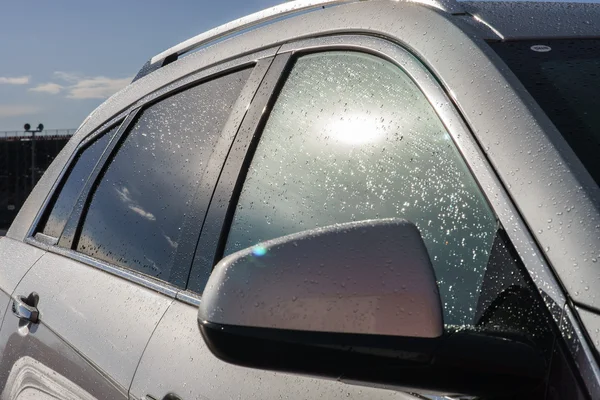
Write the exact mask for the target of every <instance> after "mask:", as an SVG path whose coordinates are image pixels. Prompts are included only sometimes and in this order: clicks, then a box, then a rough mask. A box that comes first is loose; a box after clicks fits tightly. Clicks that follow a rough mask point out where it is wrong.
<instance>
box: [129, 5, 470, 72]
mask: <svg viewBox="0 0 600 400" xmlns="http://www.w3.org/2000/svg"><path fill="white" fill-rule="evenodd" d="M359 1H367V0H295V1H288V2H286V3H283V4H280V5H277V6H274V7H271V8H267V9H265V10H262V11H258V12H256V13H254V14H250V15H247V16H245V17H242V18H239V19H236V20H235V21H231V22H228V23H226V24H224V25H221V26H218V27H216V28H213V29H211V30H209V31H206V32H204V33H201V34H199V35H196V36H194V37H192V38H190V39H188V40H185V41H183V42H181V43H179V44H178V45H175V46H173V47H171V48H170V49H167V50H165V51H163V52H162V53H159V54H157V55H155V56H154V57H152V58H151V59H150V60H148V61H147V62H146V64H144V66H143V67H142V69H140V71H139V72H138V73H137V75H136V76H135V78H133V81H132V82H135V81H137V80H138V79H140V78H142V77H143V76H145V75H148V74H149V73H151V72H152V71H155V70H157V69H159V68H160V67H163V66H165V65H167V64H169V63H171V62H173V61H175V60H177V59H178V58H179V56H181V55H183V54H185V53H187V52H189V51H192V50H194V49H197V48H199V47H202V46H205V45H207V44H209V43H212V42H216V41H218V40H219V39H223V38H225V37H227V36H230V35H234V34H236V33H240V32H243V31H244V30H248V29H251V28H253V27H256V26H259V25H262V24H266V23H268V22H270V21H273V20H276V19H278V18H283V17H286V16H289V15H293V14H297V13H301V12H304V11H310V10H312V9H316V8H320V7H325V6H329V5H341V4H345V3H354V2H359ZM404 1H408V2H414V3H420V4H425V5H429V6H432V7H435V8H439V9H441V10H444V11H446V12H449V13H457V14H461V13H463V12H464V10H463V9H462V6H461V5H459V2H458V1H457V0H404Z"/></svg>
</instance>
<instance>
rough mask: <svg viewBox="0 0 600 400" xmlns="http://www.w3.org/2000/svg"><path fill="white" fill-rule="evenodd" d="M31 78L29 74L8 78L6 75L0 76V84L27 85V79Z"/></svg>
mask: <svg viewBox="0 0 600 400" xmlns="http://www.w3.org/2000/svg"><path fill="white" fill-rule="evenodd" d="M30 79H31V77H30V76H17V77H14V78H9V77H7V76H0V84H4V85H27V84H28V83H29V80H30Z"/></svg>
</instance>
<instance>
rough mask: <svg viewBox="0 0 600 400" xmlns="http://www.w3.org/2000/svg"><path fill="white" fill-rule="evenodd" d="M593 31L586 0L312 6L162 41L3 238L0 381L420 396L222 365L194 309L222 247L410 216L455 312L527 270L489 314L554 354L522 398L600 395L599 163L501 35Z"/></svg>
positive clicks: (236, 393) (97, 393)
mask: <svg viewBox="0 0 600 400" xmlns="http://www.w3.org/2000/svg"><path fill="white" fill-rule="evenodd" d="M283 16H285V17H286V18H282V17H283ZM549 21H550V22H552V23H549ZM249 28H252V29H249ZM594 38H596V39H594ZM597 38H600V5H595V4H571V3H529V2H514V3H507V2H453V1H442V2H429V1H423V2H402V1H400V2H396V1H387V0H382V1H357V2H352V1H350V2H345V1H343V2H336V1H328V2H317V1H308V2H292V3H286V4H284V5H282V6H279V7H278V8H275V9H273V10H267V11H265V12H263V14H258V15H257V16H250V17H246V19H242V20H241V21H238V22H234V23H231V24H230V25H226V26H224V27H221V28H217V29H216V30H214V31H210V32H209V33H206V34H203V35H201V36H200V37H197V38H192V39H190V41H188V42H184V43H183V44H181V45H178V46H176V47H175V48H173V49H170V50H167V51H166V52H165V53H161V54H159V55H157V56H156V57H154V58H153V59H151V60H150V61H149V62H148V63H147V64H146V65H145V66H144V68H142V70H141V71H140V73H139V74H138V76H136V78H135V79H134V81H133V82H132V83H131V84H130V85H129V86H127V87H126V88H124V89H123V90H121V91H120V92H119V93H117V94H115V95H114V96H113V97H111V98H110V99H109V100H107V101H106V102H105V103H104V104H102V105H101V106H100V107H99V108H98V109H96V110H95V111H94V112H93V113H92V114H91V115H90V116H89V117H88V118H87V119H86V120H85V121H84V123H83V124H82V125H81V127H80V128H79V129H78V131H77V132H76V133H75V135H74V136H73V138H72V139H71V140H70V142H69V143H68V144H67V145H66V147H65V148H64V150H63V151H62V152H61V153H60V154H59V156H58V157H57V158H56V159H55V161H54V162H53V164H52V165H51V166H50V168H49V169H48V170H47V171H46V173H45V174H44V176H43V178H42V179H41V180H40V181H39V183H38V184H37V186H36V188H35V189H34V191H33V192H32V194H31V195H30V197H29V199H28V200H27V202H26V203H25V204H24V206H23V208H22V209H21V211H20V212H19V214H18V216H17V218H16V219H15V221H14V223H13V224H12V226H11V228H10V230H9V231H8V233H7V236H6V237H5V238H2V239H0V260H1V264H0V289H1V292H0V309H2V310H5V312H4V313H3V315H2V318H3V322H2V327H1V329H0V352H1V359H0V382H2V386H3V387H4V389H3V392H2V395H1V396H0V397H1V398H2V399H13V398H28V396H40V397H36V398H69V399H70V398H77V399H79V398H81V399H88V398H90V399H91V398H97V399H118V398H123V399H126V398H131V399H143V398H146V399H162V398H165V399H167V398H177V397H176V396H178V397H179V398H182V399H188V398H190V399H191V398H198V399H222V398H249V397H250V398H263V399H276V398H282V397H289V398H315V399H316V398H327V399H335V398H364V397H366V398H373V399H387V398H414V397H413V395H411V394H407V391H408V392H413V391H412V390H408V389H406V390H401V389H398V388H394V387H386V388H378V387H374V386H369V385H367V384H364V385H353V384H350V383H348V382H344V381H343V379H342V380H341V381H340V380H338V381H336V380H324V379H319V378H314V377H309V376H304V375H295V374H289V373H285V372H273V371H268V370H265V369H252V368H246V367H243V366H237V365H233V364H230V363H227V362H224V361H221V360H220V359H219V358H217V357H216V356H215V355H213V353H212V352H211V351H210V350H209V348H208V346H207V345H206V343H205V341H204V339H203V337H202V335H201V334H200V331H199V327H198V321H197V317H198V305H199V304H200V300H201V294H202V291H203V290H204V287H205V286H206V282H207V281H208V280H209V277H210V276H211V272H212V269H213V267H214V266H215V264H217V263H218V262H219V261H220V260H221V258H223V256H224V255H225V254H231V253H234V252H235V251H237V250H241V249H243V248H245V247H248V246H252V245H254V244H255V243H258V242H261V241H264V240H268V239H274V238H277V237H280V236H283V235H286V234H289V233H295V232H298V231H302V230H306V229H311V228H314V227H319V226H326V225H330V224H333V223H342V222H349V221H352V220H363V219H372V218H380V217H381V218H384V217H394V216H400V217H403V218H407V219H410V218H409V217H410V216H413V217H414V221H413V222H415V224H416V225H417V227H418V228H419V229H420V230H421V235H422V236H423V238H424V240H425V242H426V244H427V249H428V251H429V254H430V256H431V258H432V262H433V264H434V269H435V272H436V275H437V278H438V284H439V285H440V292H441V295H442V300H443V301H442V302H443V303H444V319H445V320H446V324H448V325H466V326H469V325H473V324H475V322H473V321H475V320H478V321H479V322H481V321H482V319H486V318H487V319H486V321H487V320H489V318H492V317H487V316H486V315H487V314H486V312H487V310H480V309H479V308H482V307H484V306H485V307H487V308H489V307H491V306H490V304H491V302H493V301H495V296H499V294H500V293H504V292H505V291H506V290H507V288H514V287H517V288H520V289H519V290H521V289H522V290H524V291H526V292H527V293H528V294H527V296H529V297H527V300H526V301H525V303H524V304H522V303H518V302H517V303H515V304H513V305H512V307H513V308H512V310H513V311H512V314H511V313H509V315H508V316H507V317H506V316H505V317H503V318H505V320H503V321H504V322H502V323H497V322H494V323H495V324H496V325H500V326H501V328H502V327H503V326H504V325H506V327H507V328H506V329H509V330H517V331H519V332H520V333H524V334H527V335H532V337H533V338H534V339H535V341H539V343H538V345H539V346H541V347H542V348H543V351H544V354H545V357H546V361H547V379H546V380H545V381H544V386H543V387H540V388H538V391H537V392H536V393H535V394H534V395H531V394H526V396H525V397H526V398H548V399H557V398H564V399H574V398H600V369H599V365H598V349H600V345H598V341H599V340H600V334H599V333H598V332H599V329H600V315H598V310H600V298H599V297H598V296H596V293H597V291H598V282H599V279H600V269H599V267H600V263H599V262H597V260H598V259H599V258H600V188H599V187H598V184H597V182H596V181H594V176H597V175H596V174H597V172H595V171H594V170H590V169H589V168H590V167H589V165H588V164H586V159H580V158H579V157H578V154H576V152H575V151H573V148H572V145H571V146H570V144H569V143H568V141H567V140H566V139H565V137H564V136H563V134H561V132H560V131H559V129H557V126H556V121H553V120H552V117H553V116H552V115H549V114H547V113H546V112H545V111H544V110H543V109H542V107H541V106H540V105H539V104H538V102H539V100H540V99H539V98H534V96H533V95H532V93H533V92H530V91H528V88H526V84H527V80H526V79H521V80H520V79H519V78H520V77H518V76H517V75H518V74H519V72H515V71H516V70H515V68H516V67H515V66H514V65H512V64H511V62H512V61H511V59H510V57H508V56H505V57H502V56H501V53H502V52H503V51H505V49H504V48H502V49H499V47H501V46H504V44H508V45H509V46H512V45H516V46H518V45H520V44H523V46H525V47H524V49H525V50H522V49H519V51H522V52H523V53H522V54H530V55H531V56H532V57H534V56H535V57H538V56H540V54H541V55H542V56H543V55H544V54H546V55H548V56H550V55H552V54H554V53H552V52H551V51H548V50H547V49H552V48H553V46H556V48H558V47H560V44H555V43H558V42H556V41H557V40H567V41H568V43H572V42H577V41H581V40H596V41H597V40H598V39H597ZM586 43H592V42H586ZM595 43H596V42H594V43H593V45H594V46H595V45H596V44H595ZM495 46H497V47H498V48H496V47H495ZM533 46H541V47H536V48H535V49H532V47H533ZM544 46H545V47H544ZM592 47H593V46H592ZM191 50H196V51H194V52H191ZM538 50H541V51H538ZM527 51H531V53H527ZM186 52H189V53H190V54H188V55H186V56H185V57H179V56H180V55H184V53H186ZM509 53H510V52H509ZM519 54H521V53H519ZM542 56H540V57H542ZM592 59H593V57H592ZM595 60H596V61H595V62H597V58H596V59H595ZM509 64H511V65H510V67H509ZM517 64H518V63H517ZM592 65H597V64H592ZM511 68H512V69H511ZM513 70H515V71H513ZM365 77H367V78H369V79H370V81H368V82H366V83H365V81H364V80H363V78H364V79H366V78H365ZM392 83H393V84H392ZM316 88H319V90H317V89H316ZM312 90H315V92H312ZM369 90H373V92H372V93H370V92H369ZM530 90H531V89H530ZM325 94H326V95H325ZM345 98H348V99H350V100H348V101H344V99H345ZM382 99H385V100H386V101H383V100H382ZM536 100H537V101H536ZM378 101H380V103H378ZM590 101H591V100H590ZM595 101H596V103H592V104H598V103H597V101H598V100H597V98H596V99H595ZM343 103H345V104H343ZM328 107H331V109H329V108H328ZM379 108H380V109H381V110H383V111H378V109H379ZM348 110H349V111H348ZM375 117H376V118H375ZM327 118H330V119H331V121H333V120H335V121H342V122H336V123H333V122H331V121H330V120H329V119H327ZM373 118H375V119H373ZM315 121H317V122H315ZM318 121H325V122H324V124H325V125H322V126H321V125H318V123H320V122H318ZM319 126H320V128H319ZM417 128H418V129H417ZM199 131H200V132H202V134H201V135H199V134H198V132H199ZM305 131H306V132H313V133H314V134H313V135H312V136H310V138H311V140H316V143H317V145H316V146H313V147H310V146H308V145H307V144H306V143H308V142H307V141H308V139H304V138H303V137H302V136H301V135H296V133H302V132H305ZM281 132H283V133H281ZM323 132H324V133H323ZM340 132H341V133H340ZM365 132H370V133H368V134H365ZM278 135H280V136H278ZM365 135H366V136H365ZM378 135H379V136H378ZM380 136H381V137H380ZM308 137H309V136H308V133H307V138H308ZM381 138H383V139H381ZM382 140H383V144H381V141H382ZM596 140H597V139H596ZM586 143H587V144H588V146H594V145H597V142H595V143H594V142H593V140H592V141H587V142H586ZM405 144H406V145H405ZM361 146H364V148H363V147H361ZM377 146H379V147H377ZM348 149H349V150H348ZM365 149H366V150H365ZM395 157H396V158H395ZM190 160H192V161H190ZM584 164H585V165H584ZM586 167H587V169H586ZM352 176H356V177H359V178H352ZM405 184H406V185H408V186H406V187H404V186H402V185H405ZM394 188H396V189H394ZM411 188H412V189H411ZM384 205H385V207H384ZM348 210H353V211H352V212H350V211H348ZM234 236H235V238H234V239H231V240H228V237H229V238H233V237H234ZM448 246H449V247H448ZM491 255H494V257H491ZM481 259H484V260H485V262H481V261H480V260H481ZM499 260H503V261H499ZM450 267H452V268H450ZM454 267H456V269H453V268H454ZM454 272H456V273H454ZM317 280H318V279H317ZM317 283H318V282H317ZM484 289H485V290H484ZM484 291H485V292H486V293H488V295H489V296H490V298H489V299H484V297H485V296H481V293H483V292H484ZM491 293H495V294H494V295H492V294H491ZM247 295H248V297H247V299H244V298H243V296H242V297H240V299H239V301H241V302H244V301H252V293H251V292H249V293H248V294H247ZM486 296H487V295H486ZM519 301H523V299H521V298H519ZM260 306H261V305H260V304H258V303H257V305H256V307H260ZM485 307H484V308H485ZM11 310H12V311H11ZM35 312H39V316H38V315H34V314H32V313H35ZM512 317H515V318H514V320H513V319H511V318H512ZM491 320H493V321H496V320H494V319H493V318H492V319H491ZM507 321H508V322H507ZM475 325H476V324H475ZM502 329H503V328H502ZM502 329H500V330H502ZM521 331H522V332H521ZM532 340H533V339H532ZM536 343H537V342H536ZM315 362H318V360H315ZM308 375H310V374H308ZM505 384H506V385H510V384H511V382H505ZM424 393H427V390H425V391H424ZM168 396H171V397H168ZM414 396H417V395H414ZM431 396H432V397H435V395H431ZM527 396H529V397H527Z"/></svg>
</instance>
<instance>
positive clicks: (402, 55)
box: [278, 35, 600, 398]
mask: <svg viewBox="0 0 600 400" xmlns="http://www.w3.org/2000/svg"><path fill="white" fill-rule="evenodd" d="M331 50H356V51H361V52H366V53H370V54H373V55H377V56H379V57H382V58H384V59H387V60H389V61H391V62H393V63H395V64H396V65H398V66H399V67H400V68H402V69H403V70H404V71H405V72H406V73H407V74H408V75H409V76H410V77H411V79H413V81H414V82H415V84H416V85H417V86H418V87H419V88H420V89H421V90H422V91H423V93H424V94H425V96H426V97H427V99H428V100H429V102H430V103H431V105H432V106H433V108H434V109H435V111H436V113H437V114H438V116H439V118H440V120H441V121H442V123H443V124H444V126H445V127H446V129H447V131H448V133H449V134H450V136H451V137H452V139H453V141H454V143H455V145H456V146H457V148H458V149H459V151H460V152H461V154H462V156H463V158H464V160H465V162H466V163H467V165H468V167H469V169H470V170H471V173H472V174H473V176H474V177H475V179H476V181H477V182H478V184H479V186H480V188H481V190H482V192H483V193H484V195H485V196H486V198H487V200H488V202H489V203H490V205H491V206H492V209H493V210H494V212H495V213H496V215H497V217H498V220H499V221H500V223H501V224H502V225H503V227H504V229H505V230H506V233H507V235H508V237H509V238H510V240H511V242H512V245H513V246H514V247H515V250H516V251H517V253H518V255H519V257H520V258H521V260H522V262H523V264H524V265H525V268H526V269H527V271H528V273H529V275H530V277H531V279H532V280H533V282H534V284H535V285H536V287H537V289H538V290H539V292H540V294H541V296H542V298H543V300H544V302H545V304H546V307H547V308H548V311H549V312H550V314H551V315H552V318H553V319H554V321H555V322H556V325H557V327H558V328H559V331H560V333H561V335H562V337H563V339H564V340H565V342H566V343H567V344H568V345H569V350H570V352H571V354H572V356H573V357H574V360H575V363H576V365H577V367H578V369H579V371H580V373H581V374H583V375H585V376H586V377H589V378H591V380H589V381H586V387H587V390H588V391H589V393H590V394H591V395H592V397H598V398H600V368H599V366H598V363H597V361H596V359H595V357H594V353H593V351H592V350H591V347H590V345H589V343H587V341H586V340H587V339H586V336H585V334H584V333H583V330H582V327H581V325H580V323H579V321H578V320H577V319H576V318H575V316H574V314H573V313H572V312H571V311H570V309H569V307H568V301H567V296H566V295H565V292H564V290H563V288H562V286H561V285H560V283H559V281H558V280H557V278H556V276H555V275H554V272H553V270H552V269H551V268H550V266H549V264H548V262H547V260H546V258H545V256H544V254H543V251H542V249H540V248H539V246H538V244H537V242H536V241H535V240H534V237H533V235H532V233H531V232H530V231H529V228H528V227H527V225H526V224H525V222H524V220H523V217H522V216H521V214H520V213H519V212H518V210H517V208H516V207H515V205H514V203H513V202H512V199H511V197H510V195H509V194H508V192H507V191H506V189H505V188H504V186H503V184H502V183H501V182H500V180H499V178H498V176H497V175H496V172H495V170H494V169H493V168H492V166H491V165H490V163H489V161H488V159H487V158H486V156H485V154H484V152H483V151H482V147H481V146H480V144H479V143H478V142H477V140H476V139H475V136H474V134H473V133H472V132H471V129H470V127H469V126H468V125H467V124H466V122H465V119H464V118H463V116H462V114H461V113H460V112H459V107H458V105H457V104H455V102H454V100H453V99H454V98H455V97H456V96H454V94H453V93H452V92H451V91H448V92H447V91H446V90H445V89H444V88H443V87H442V86H441V83H440V82H441V81H438V79H437V77H436V76H435V75H434V73H433V72H432V71H430V70H429V69H428V68H427V67H426V66H425V64H423V63H421V61H420V60H419V59H418V58H417V57H416V56H415V55H413V54H412V53H411V52H409V50H407V49H405V48H403V47H401V46H400V45H399V44H395V43H393V42H391V41H388V40H384V39H381V38H377V37H373V36H366V35H345V36H340V35H338V36H329V37H321V38H312V39H306V40H301V41H297V42H293V43H288V44H285V45H282V46H281V48H280V49H279V51H278V54H283V53H292V54H295V53H305V52H318V51H331ZM567 322H568V326H570V328H569V329H565V328H564V326H565V323H567Z"/></svg>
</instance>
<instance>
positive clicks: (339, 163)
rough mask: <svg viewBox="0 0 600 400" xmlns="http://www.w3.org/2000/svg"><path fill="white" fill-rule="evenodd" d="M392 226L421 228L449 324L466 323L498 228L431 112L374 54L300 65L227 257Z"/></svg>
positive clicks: (257, 164)
mask: <svg viewBox="0 0 600 400" xmlns="http://www.w3.org/2000/svg"><path fill="white" fill-rule="evenodd" d="M388 217H401V218H405V219H407V220H409V221H412V222H413V223H415V224H416V225H417V227H418V228H419V230H420V231H421V235H422V236H423V239H424V240H425V243H426V245H427V248H428V251H429V254H430V256H431V259H432V262H433V265H434V267H435V270H436V274H437V278H438V280H439V286H440V291H441V294H442V300H443V303H444V305H445V320H446V322H448V323H451V324H462V323H472V321H473V318H474V313H475V308H476V305H477V301H478V294H479V290H480V287H481V283H482V280H483V274H484V271H485V268H486V264H487V260H488V258H489V253H490V249H491V247H492V243H493V239H494V235H495V231H496V220H495V217H494V215H493V214H492V212H491V210H490V209H489V207H488V205H487V203H486V201H485V200H484V197H483V196H482V194H481V192H480V191H479V188H478V186H477V185H476V183H475V181H474V179H473V178H472V176H471V174H470V172H469V169H468V168H467V166H466V165H465V163H464V162H463V160H462V158H461V156H460V154H459V152H458V151H457V149H456V147H455V145H454V143H453V142H452V139H451V138H450V136H449V134H448V133H447V132H446V130H445V128H444V126H443V125H442V123H441V122H440V120H439V119H438V117H437V115H436V114H435V112H434V110H433V108H432V107H431V105H430V104H429V103H428V101H427V100H426V98H425V97H424V95H423V94H422V93H421V91H420V90H419V89H418V88H417V86H416V85H415V84H414V83H413V81H412V80H411V79H410V78H409V77H408V76H407V75H406V74H405V73H404V72H403V71H402V70H401V69H400V68H398V67H397V66H395V65H393V64H391V63H389V62H387V61H384V60H382V59H379V58H377V57H374V56H370V55H362V54H360V53H351V52H330V53H318V54H314V55H309V56H304V57H301V58H299V59H298V60H297V62H296V64H295V66H294V68H293V69H292V71H291V74H290V76H289V77H288V79H287V81H286V83H285V85H284V87H283V89H282V91H281V93H280V95H279V97H278V100H277V102H276V104H275V105H274V107H273V110H272V112H271V114H270V116H269V119H268V121H267V124H266V126H265V128H264V131H263V133H262V137H261V140H260V143H259V144H258V148H257V149H256V153H255V154H254V157H253V160H252V163H251V166H250V169H249V171H248V174H247V178H246V181H245V183H244V186H243V189H242V192H241V194H240V199H239V203H238V206H237V209H236V211H235V215H234V219H233V223H232V226H231V231H230V234H229V238H228V241H227V244H226V250H225V252H226V253H231V252H234V251H236V250H240V249H242V248H246V247H249V246H252V245H254V244H256V243H257V242H260V241H263V240H266V239H271V238H275V237H279V236H282V235H286V234H289V233H293V232H299V231H303V230H307V229H311V228H314V227H318V226H327V225H331V224H335V223H340V222H348V221H359V220H366V219H374V218H388Z"/></svg>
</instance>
